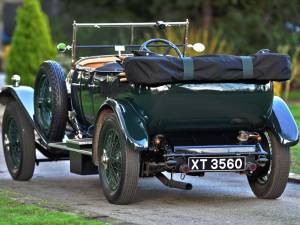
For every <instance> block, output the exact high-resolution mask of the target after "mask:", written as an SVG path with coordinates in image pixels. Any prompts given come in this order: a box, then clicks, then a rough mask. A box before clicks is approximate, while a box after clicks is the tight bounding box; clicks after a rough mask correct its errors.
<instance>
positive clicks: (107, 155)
mask: <svg viewBox="0 0 300 225" xmlns="http://www.w3.org/2000/svg"><path fill="white" fill-rule="evenodd" d="M100 119H101V120H103V121H99V120H100ZM98 125H102V126H101V127H96V131H95V137H96V138H94V140H93V146H97V152H98V162H99V166H98V168H99V176H100V181H101V185H102V189H103V192H104V195H105V197H106V198H107V200H108V201H109V202H110V203H113V204H129V203H130V202H132V201H133V200H134V196H135V193H136V190H137V184H138V179H139V168H140V155H139V152H137V151H136V150H134V149H133V148H132V147H130V146H128V145H129V144H128V143H126V140H125V137H124V134H123V133H122V130H121V128H120V125H119V121H118V119H117V117H116V115H115V114H114V113H108V114H105V116H104V118H103V117H101V116H99V118H98V119H97V126H98ZM95 142H96V143H98V144H94V143H95Z"/></svg>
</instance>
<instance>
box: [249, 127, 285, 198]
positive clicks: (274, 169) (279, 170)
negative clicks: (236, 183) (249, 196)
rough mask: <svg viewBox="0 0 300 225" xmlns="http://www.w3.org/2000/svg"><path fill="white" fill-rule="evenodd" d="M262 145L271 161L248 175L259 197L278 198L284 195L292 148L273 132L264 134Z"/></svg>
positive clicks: (253, 189) (251, 185)
mask: <svg viewBox="0 0 300 225" xmlns="http://www.w3.org/2000/svg"><path fill="white" fill-rule="evenodd" d="M262 147H263V149H264V150H265V151H267V152H268V153H269V163H268V164H267V165H266V166H265V167H264V168H258V170H257V171H255V173H254V174H253V175H250V176H248V181H249V184H250V187H251V189H252V191H253V193H254V194H255V195H256V196H257V197H258V198H264V199H276V198H278V197H280V196H281V195H282V193H283V191H284V189H285V187H286V184H287V181H288V176H289V169H290V150H289V148H288V147H285V146H283V145H282V144H280V142H279V141H278V140H277V139H276V138H275V136H274V135H273V134H272V133H271V132H268V133H265V135H264V136H263V139H262Z"/></svg>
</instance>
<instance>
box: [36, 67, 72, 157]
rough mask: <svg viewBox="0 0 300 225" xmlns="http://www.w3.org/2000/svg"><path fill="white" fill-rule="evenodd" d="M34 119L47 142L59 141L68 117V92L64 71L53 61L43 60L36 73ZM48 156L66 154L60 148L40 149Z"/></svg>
mask: <svg viewBox="0 0 300 225" xmlns="http://www.w3.org/2000/svg"><path fill="white" fill-rule="evenodd" d="M34 90H35V91H34V120H35V124H36V128H37V130H38V131H39V133H40V134H41V135H42V136H43V138H44V139H45V140H46V141H47V142H60V141H62V140H63V137H64V135H65V130H66V125H67V117H68V93H67V87H66V83H65V76H64V71H63V69H62V68H61V66H60V65H59V64H58V63H57V62H54V61H45V62H44V63H43V64H42V65H41V66H40V69H39V71H38V73H37V78H36V81H35V88H34ZM40 151H41V152H42V153H43V154H44V155H45V156H46V157H48V158H57V157H60V156H66V155H67V154H68V153H67V152H66V151H62V150H54V149H51V150H40Z"/></svg>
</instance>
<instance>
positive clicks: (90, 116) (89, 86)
mask: <svg viewBox="0 0 300 225" xmlns="http://www.w3.org/2000/svg"><path fill="white" fill-rule="evenodd" d="M93 88H94V86H93V73H92V72H89V71H83V73H82V76H81V91H80V98H81V108H82V111H83V115H84V117H85V120H86V121H87V122H89V123H90V124H92V123H93V122H94V117H95V113H94V107H93V104H94V102H93Z"/></svg>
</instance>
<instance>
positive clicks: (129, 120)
mask: <svg viewBox="0 0 300 225" xmlns="http://www.w3.org/2000/svg"><path fill="white" fill-rule="evenodd" d="M107 107H109V108H110V109H112V110H113V111H114V112H115V114H116V115H117V117H118V119H119V122H120V126H121V128H122V131H123V134H124V136H125V138H126V141H127V143H129V144H130V145H132V146H133V147H134V149H136V150H139V151H144V150H147V149H148V144H149V137H148V133H147V130H146V126H145V122H144V120H143V118H142V116H140V115H139V113H138V111H137V110H136V109H135V108H134V106H132V105H131V104H130V103H129V102H127V101H116V100H114V99H107V100H106V101H105V102H104V103H103V104H102V106H101V107H100V110H99V112H98V116H99V115H100V113H101V112H102V111H103V110H104V109H105V108H107Z"/></svg>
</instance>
